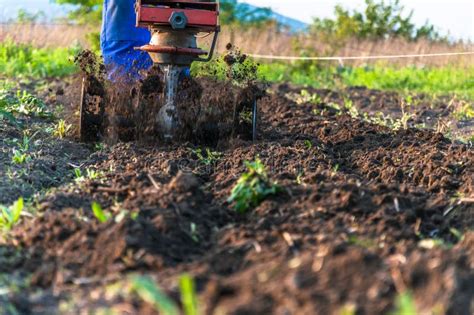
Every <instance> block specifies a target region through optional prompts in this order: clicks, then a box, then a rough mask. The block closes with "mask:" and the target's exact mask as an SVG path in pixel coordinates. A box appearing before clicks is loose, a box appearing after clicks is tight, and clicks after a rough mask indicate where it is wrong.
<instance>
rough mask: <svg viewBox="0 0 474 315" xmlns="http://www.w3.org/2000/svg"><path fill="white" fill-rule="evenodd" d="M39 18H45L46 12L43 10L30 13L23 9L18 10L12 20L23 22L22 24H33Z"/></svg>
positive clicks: (39, 19) (38, 20)
mask: <svg viewBox="0 0 474 315" xmlns="http://www.w3.org/2000/svg"><path fill="white" fill-rule="evenodd" d="M41 20H43V21H45V20H46V14H45V13H44V12H43V11H39V12H36V13H30V12H28V11H26V10H25V9H20V10H18V13H17V16H16V18H15V19H14V20H13V21H12V22H17V23H23V24H35V23H38V22H40V21H41Z"/></svg>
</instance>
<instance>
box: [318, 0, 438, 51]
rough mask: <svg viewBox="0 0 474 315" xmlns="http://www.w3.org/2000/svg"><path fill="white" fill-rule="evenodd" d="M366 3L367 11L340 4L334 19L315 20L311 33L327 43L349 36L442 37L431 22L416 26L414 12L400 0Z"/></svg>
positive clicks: (411, 38)
mask: <svg viewBox="0 0 474 315" xmlns="http://www.w3.org/2000/svg"><path fill="white" fill-rule="evenodd" d="M365 5H366V7H365V10H364V11H362V12H359V11H357V10H353V11H349V10H347V9H345V8H343V7H342V6H340V5H337V6H336V7H335V10H334V14H335V19H327V18H326V19H320V18H316V19H314V22H313V24H312V25H311V31H312V33H316V34H319V35H321V36H322V38H323V39H326V41H327V42H331V41H341V40H345V39H348V38H359V39H388V38H397V37H399V38H405V39H407V40H417V39H420V38H427V39H430V40H441V39H443V38H442V37H441V36H440V35H439V33H438V32H436V30H435V28H434V26H433V25H430V24H429V23H428V22H427V23H426V24H425V25H424V26H422V27H419V28H417V27H416V25H415V24H414V23H413V22H412V17H413V11H411V12H409V13H408V14H405V8H404V6H402V5H401V4H400V0H391V1H389V2H388V3H386V2H385V1H379V0H365Z"/></svg>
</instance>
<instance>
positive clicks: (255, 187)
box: [227, 158, 280, 213]
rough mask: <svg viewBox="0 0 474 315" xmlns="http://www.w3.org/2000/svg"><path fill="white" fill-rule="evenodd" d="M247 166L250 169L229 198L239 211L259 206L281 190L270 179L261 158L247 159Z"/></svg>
mask: <svg viewBox="0 0 474 315" xmlns="http://www.w3.org/2000/svg"><path fill="white" fill-rule="evenodd" d="M245 166H246V167H247V170H248V171H247V172H246V173H243V174H242V176H241V177H240V178H239V180H238V181H237V184H236V185H235V186H234V188H233V189H232V192H231V195H230V197H229V199H227V201H228V202H229V203H234V208H235V210H236V211H237V212H239V213H245V212H247V211H248V210H249V209H251V208H254V207H256V206H258V205H259V204H260V202H262V201H263V200H265V198H267V197H268V196H270V195H275V194H277V193H278V191H279V190H280V188H279V186H278V185H277V184H276V183H272V182H270V180H269V179H268V175H267V172H266V170H265V166H264V165H263V164H262V161H260V159H258V158H257V159H256V160H255V161H254V162H248V161H246V162H245Z"/></svg>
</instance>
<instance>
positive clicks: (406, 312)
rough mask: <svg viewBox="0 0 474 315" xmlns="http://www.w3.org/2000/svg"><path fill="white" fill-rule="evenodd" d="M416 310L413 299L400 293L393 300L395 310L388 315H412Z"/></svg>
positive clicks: (406, 294) (408, 294)
mask: <svg viewBox="0 0 474 315" xmlns="http://www.w3.org/2000/svg"><path fill="white" fill-rule="evenodd" d="M414 314H418V312H417V310H416V304H415V299H414V298H413V296H412V295H411V294H410V293H402V294H400V295H398V296H397V298H396V300H395V310H393V311H392V312H391V313H390V315H414Z"/></svg>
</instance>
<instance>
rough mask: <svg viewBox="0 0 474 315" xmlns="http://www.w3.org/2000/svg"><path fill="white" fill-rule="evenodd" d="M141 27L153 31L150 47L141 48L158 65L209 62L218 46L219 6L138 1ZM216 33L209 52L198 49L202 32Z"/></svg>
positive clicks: (184, 1) (190, 1) (189, 1)
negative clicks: (199, 34) (199, 36)
mask: <svg viewBox="0 0 474 315" xmlns="http://www.w3.org/2000/svg"><path fill="white" fill-rule="evenodd" d="M135 9H136V12H137V26H138V27H146V28H148V29H149V30H150V32H151V41H150V44H149V45H145V46H142V47H139V48H138V49H140V50H143V51H146V52H148V53H149V54H150V56H151V58H152V60H153V62H154V63H156V64H165V65H176V66H189V65H191V63H192V62H194V61H209V60H211V58H212V55H213V53H214V49H215V47H216V42H217V35H218V33H219V31H220V27H219V4H218V3H217V2H214V1H202V0H201V1H199V0H137V2H136V5H135ZM203 32H205V33H210V34H211V33H214V38H213V40H212V44H211V47H210V50H209V52H206V51H204V50H202V49H200V48H198V47H197V38H196V36H197V34H198V33H203Z"/></svg>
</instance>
